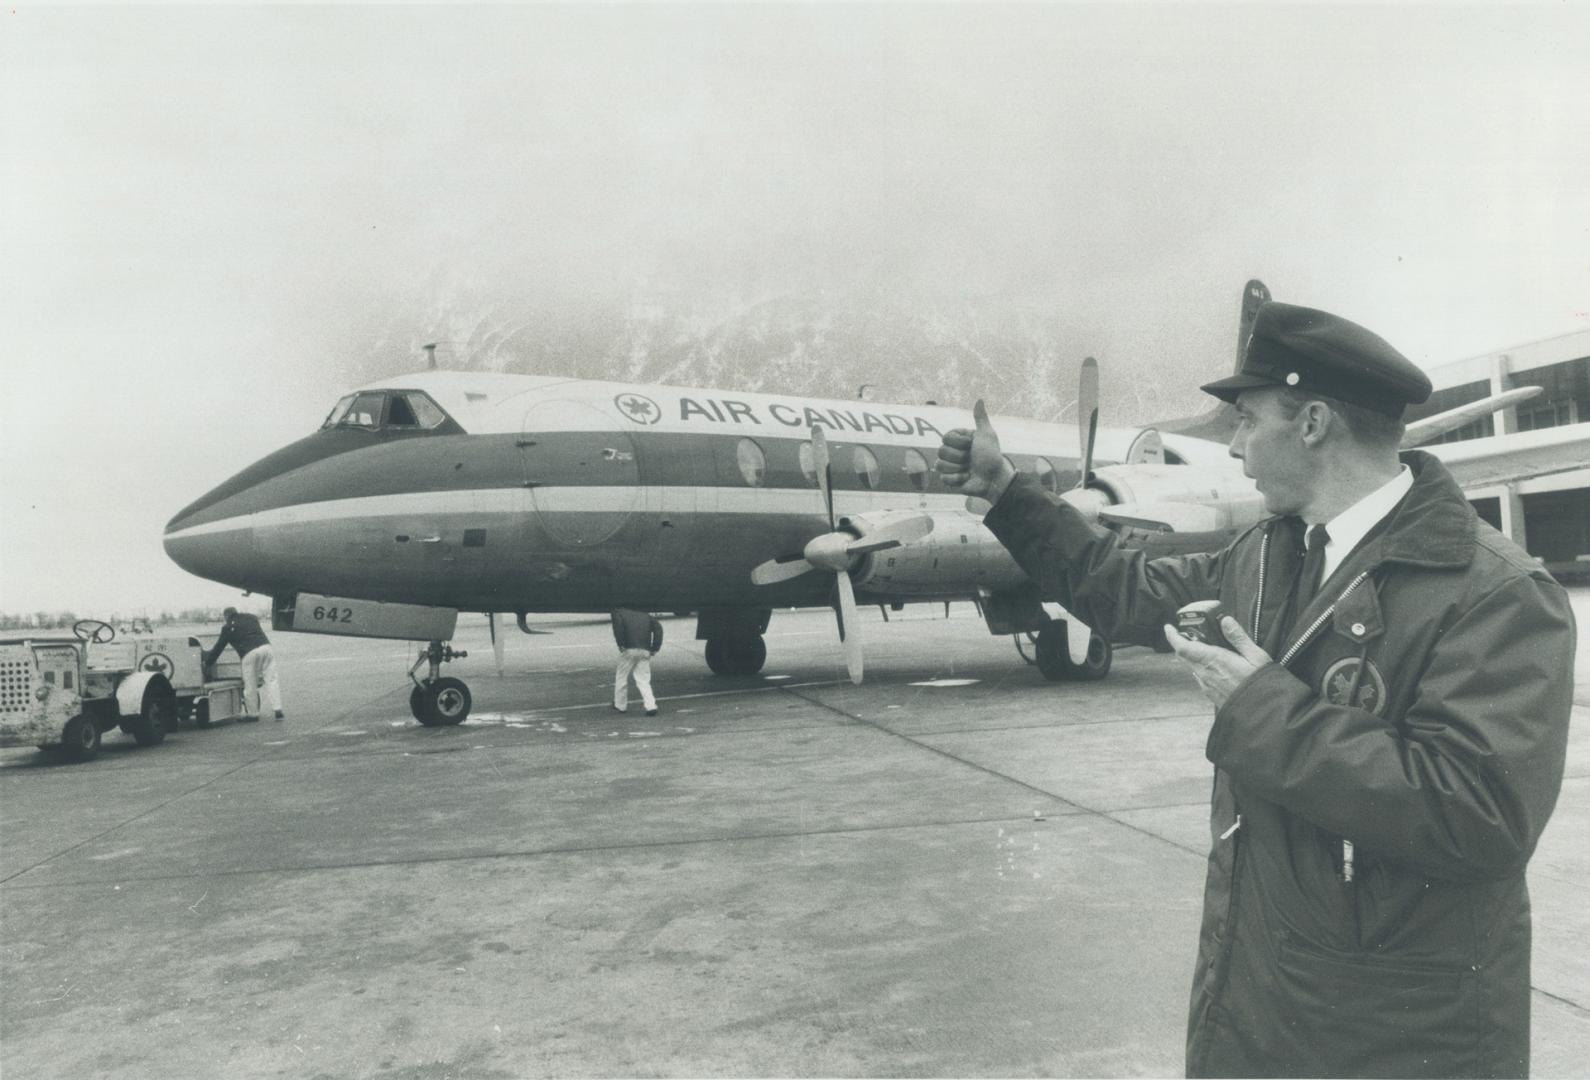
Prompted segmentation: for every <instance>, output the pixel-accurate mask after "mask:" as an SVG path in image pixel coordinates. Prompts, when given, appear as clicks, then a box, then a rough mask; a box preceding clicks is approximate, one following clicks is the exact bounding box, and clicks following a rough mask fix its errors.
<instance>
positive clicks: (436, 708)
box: [419, 679, 474, 727]
mask: <svg viewBox="0 0 1590 1080" xmlns="http://www.w3.org/2000/svg"><path fill="white" fill-rule="evenodd" d="M420 698H421V700H420V709H419V713H421V714H423V715H420V716H419V721H420V723H422V724H424V725H425V726H426V727H451V726H452V725H454V724H462V723H463V722H464V718H465V717H467V716H468V715H469V707H470V705H472V704H474V700H473V699H472V698H471V697H470V695H469V687H467V686H465V685H464V683H463V682H462V681H461V680H459V679H437V680H436V681H435V682H433V683H428V684H426V686H425V689H424V691H423V692H422V693H421V695H420Z"/></svg>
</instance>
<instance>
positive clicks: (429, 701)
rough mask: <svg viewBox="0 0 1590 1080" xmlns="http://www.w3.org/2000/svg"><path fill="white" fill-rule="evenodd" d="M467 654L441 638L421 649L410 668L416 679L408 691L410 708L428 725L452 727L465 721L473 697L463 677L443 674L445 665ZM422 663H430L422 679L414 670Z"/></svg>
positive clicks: (412, 679) (420, 720)
mask: <svg viewBox="0 0 1590 1080" xmlns="http://www.w3.org/2000/svg"><path fill="white" fill-rule="evenodd" d="M468 655H469V654H468V653H467V652H464V651H463V650H462V649H454V648H453V647H452V646H451V645H448V644H446V643H445V642H441V641H433V642H431V643H430V644H429V645H427V646H426V647H425V648H424V649H423V650H421V651H420V658H419V659H418V660H416V661H414V666H413V667H411V668H409V680H410V681H411V682H413V683H414V689H413V690H412V691H410V692H409V709H410V711H412V712H413V713H414V719H416V720H418V721H419V722H420V723H422V724H424V725H425V726H426V727H451V726H452V725H454V724H461V723H463V722H464V718H465V717H467V716H468V715H469V707H470V706H471V705H472V704H474V699H473V698H471V697H470V695H469V687H468V686H466V685H464V681H463V680H462V679H453V678H444V677H443V676H442V665H443V664H445V663H446V662H447V661H449V660H459V659H462V658H463V657H466V656H468ZM422 666H428V667H429V670H428V672H427V674H426V676H425V678H423V679H420V678H417V677H416V676H415V672H417V671H419V669H420V668H421V667H422Z"/></svg>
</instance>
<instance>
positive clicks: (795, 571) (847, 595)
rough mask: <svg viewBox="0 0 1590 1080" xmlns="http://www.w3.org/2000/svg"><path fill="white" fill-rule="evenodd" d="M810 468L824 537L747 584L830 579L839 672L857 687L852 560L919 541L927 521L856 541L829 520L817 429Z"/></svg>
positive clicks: (922, 517)
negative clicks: (823, 515) (841, 659)
mask: <svg viewBox="0 0 1590 1080" xmlns="http://www.w3.org/2000/svg"><path fill="white" fill-rule="evenodd" d="M812 468H813V469H814V470H815V471H816V473H817V487H818V490H819V491H821V492H822V497H823V508H824V510H825V511H826V512H827V514H828V530H829V531H828V532H826V533H822V534H821V535H819V536H814V537H812V539H811V540H810V541H808V542H807V544H806V547H805V548H804V549H803V550H802V551H801V552H800V554H798V555H780V556H779V557H778V558H776V559H769V560H768V561H767V562H764V563H762V564H761V565H759V566H757V567H756V568H755V569H754V570H752V571H751V581H752V583H754V584H756V585H776V584H777V583H779V582H781V581H789V580H790V579H791V578H797V577H800V576H801V575H802V574H804V573H807V572H808V571H811V570H827V571H829V572H830V573H832V574H833V575H834V589H835V592H836V595H837V599H838V605H837V607H836V608H835V612H834V613H835V616H836V617H837V619H838V622H839V642H840V644H841V645H842V646H843V647H844V652H845V667H846V668H848V669H849V671H850V681H851V682H853V683H855V684H856V685H858V686H859V685H860V684H861V675H862V656H861V635H860V622H859V620H858V619H857V618H856V589H855V583H854V582H853V581H851V579H850V568H851V565H852V564H853V563H854V562H855V561H856V559H857V558H858V557H860V556H862V555H867V554H870V553H872V552H874V551H884V550H887V549H889V548H897V547H900V546H901V545H902V544H908V543H910V542H911V541H913V540H920V539H921V538H922V537H924V536H926V535H927V534H928V533H930V532H932V531H933V519H932V518H931V517H929V516H927V515H926V514H910V515H905V516H899V517H891V518H889V519H887V520H884V521H882V522H880V523H878V524H877V525H876V526H875V527H870V528H868V529H867V530H866V532H864V533H862V534H861V535H857V532H854V531H851V530H855V529H856V526H855V525H853V524H851V523H850V522H849V521H846V522H844V523H843V524H844V525H845V526H846V527H845V528H840V524H841V523H840V522H839V520H838V519H837V518H835V516H834V489H833V484H832V475H831V468H830V462H829V458H828V438H827V436H826V435H824V434H823V429H822V428H821V427H819V426H816V425H813V427H812Z"/></svg>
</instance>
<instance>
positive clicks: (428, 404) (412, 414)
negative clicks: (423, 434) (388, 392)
mask: <svg viewBox="0 0 1590 1080" xmlns="http://www.w3.org/2000/svg"><path fill="white" fill-rule="evenodd" d="M446 419H447V414H446V413H444V412H443V411H442V407H441V406H440V405H438V404H436V402H434V401H432V400H431V399H430V397H429V396H428V395H426V394H423V393H421V392H420V391H418V390H405V391H403V392H402V393H400V394H393V395H392V404H391V405H390V406H389V411H388V412H387V416H386V426H387V427H417V428H426V429H430V428H433V427H439V426H440V425H441V423H442V421H444V420H446Z"/></svg>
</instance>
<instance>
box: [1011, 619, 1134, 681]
mask: <svg viewBox="0 0 1590 1080" xmlns="http://www.w3.org/2000/svg"><path fill="white" fill-rule="evenodd" d="M1067 625H1068V624H1067V623H1066V621H1065V620H1064V619H1055V620H1053V621H1052V622H1047V623H1044V624H1043V626H1042V627H1040V628H1039V630H1038V636H1037V641H1036V642H1035V645H1036V649H1035V651H1036V653H1037V659H1036V661H1035V662H1036V663H1037V665H1038V670H1039V671H1041V672H1042V673H1043V677H1044V678H1046V679H1048V680H1049V681H1050V682H1061V681H1070V682H1093V681H1095V680H1097V679H1102V678H1104V676H1106V675H1108V674H1109V673H1110V661H1111V660H1113V659H1114V658H1115V650H1114V649H1113V648H1112V647H1111V646H1110V643H1109V642H1108V641H1106V640H1105V639H1104V638H1102V637H1100V636H1099V635H1098V634H1095V633H1089V635H1088V654H1087V656H1085V657H1084V658H1083V660H1082V662H1081V663H1080V664H1079V663H1077V662H1076V661H1074V660H1072V659H1071V644H1070V641H1069V639H1068V637H1067V634H1066V627H1067ZM1018 644H1020V642H1019V641H1018ZM1022 655H1023V656H1025V655H1026V654H1025V653H1023V654H1022Z"/></svg>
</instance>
